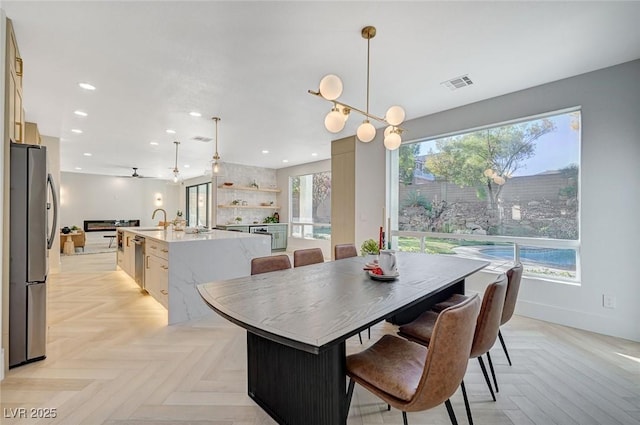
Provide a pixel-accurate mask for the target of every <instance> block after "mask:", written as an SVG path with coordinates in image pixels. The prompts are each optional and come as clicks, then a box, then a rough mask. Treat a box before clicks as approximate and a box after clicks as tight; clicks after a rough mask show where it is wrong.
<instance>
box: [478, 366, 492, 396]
mask: <svg viewBox="0 0 640 425" xmlns="http://www.w3.org/2000/svg"><path fill="white" fill-rule="evenodd" d="M478 362H479V363H480V369H482V374H483V375H484V380H485V381H486V382H487V386H488V387H489V391H491V398H492V399H493V401H496V395H495V394H494V393H493V387H492V386H491V381H489V375H488V374H487V368H486V367H485V366H484V362H483V361H482V356H478Z"/></svg>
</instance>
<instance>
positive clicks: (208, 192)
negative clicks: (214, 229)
mask: <svg viewBox="0 0 640 425" xmlns="http://www.w3.org/2000/svg"><path fill="white" fill-rule="evenodd" d="M202 186H204V187H205V189H206V190H205V205H206V206H205V209H206V212H205V217H206V220H205V226H206V227H210V223H209V222H210V221H211V188H212V185H211V182H205V183H197V184H194V185H191V186H187V187H185V204H186V208H185V214H186V220H187V226H190V227H193V226H195V225H194V224H192V223H190V221H189V216H190V214H189V213H190V202H189V189H191V188H193V187H195V188H196V198H197V197H198V196H199V195H200V187H202ZM199 218H200V210H199V208H198V207H197V205H196V222H197V221H198V219H199Z"/></svg>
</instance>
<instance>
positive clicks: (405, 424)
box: [402, 411, 409, 425]
mask: <svg viewBox="0 0 640 425" xmlns="http://www.w3.org/2000/svg"><path fill="white" fill-rule="evenodd" d="M402 423H403V424H404V425H409V422H408V421H407V412H405V411H402Z"/></svg>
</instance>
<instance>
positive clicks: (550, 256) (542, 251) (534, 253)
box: [478, 246, 576, 270]
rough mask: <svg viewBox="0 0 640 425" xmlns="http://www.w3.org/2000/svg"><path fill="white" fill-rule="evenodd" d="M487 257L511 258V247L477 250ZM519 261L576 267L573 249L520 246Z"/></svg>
mask: <svg viewBox="0 0 640 425" xmlns="http://www.w3.org/2000/svg"><path fill="white" fill-rule="evenodd" d="M478 251H479V252H480V253H481V254H482V255H483V256H485V257H487V259H496V258H499V259H504V260H510V259H513V254H514V253H513V247H505V246H487V247H482V248H480V249H479V250H478ZM520 261H522V262H523V263H535V264H538V265H541V266H546V267H553V268H557V269H563V270H575V269H576V251H574V250H573V249H553V248H534V247H520Z"/></svg>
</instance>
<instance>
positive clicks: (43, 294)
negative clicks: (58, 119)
mask: <svg viewBox="0 0 640 425" xmlns="http://www.w3.org/2000/svg"><path fill="white" fill-rule="evenodd" d="M10 161H11V174H10V186H11V194H10V205H11V209H10V222H11V226H10V229H9V233H10V241H9V255H10V266H9V367H13V366H19V365H21V364H25V363H29V362H32V361H36V360H42V359H44V358H45V355H46V341H47V315H46V313H47V273H48V263H47V250H48V249H50V248H51V246H52V244H53V238H54V236H55V231H56V226H57V195H56V191H55V188H54V185H53V179H52V177H51V174H49V173H48V170H47V149H46V148H45V147H44V146H39V145H25V144H15V143H12V144H11V158H10ZM50 208H53V210H52V220H51V222H52V223H51V225H50V223H49V211H48V210H49V209H50Z"/></svg>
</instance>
